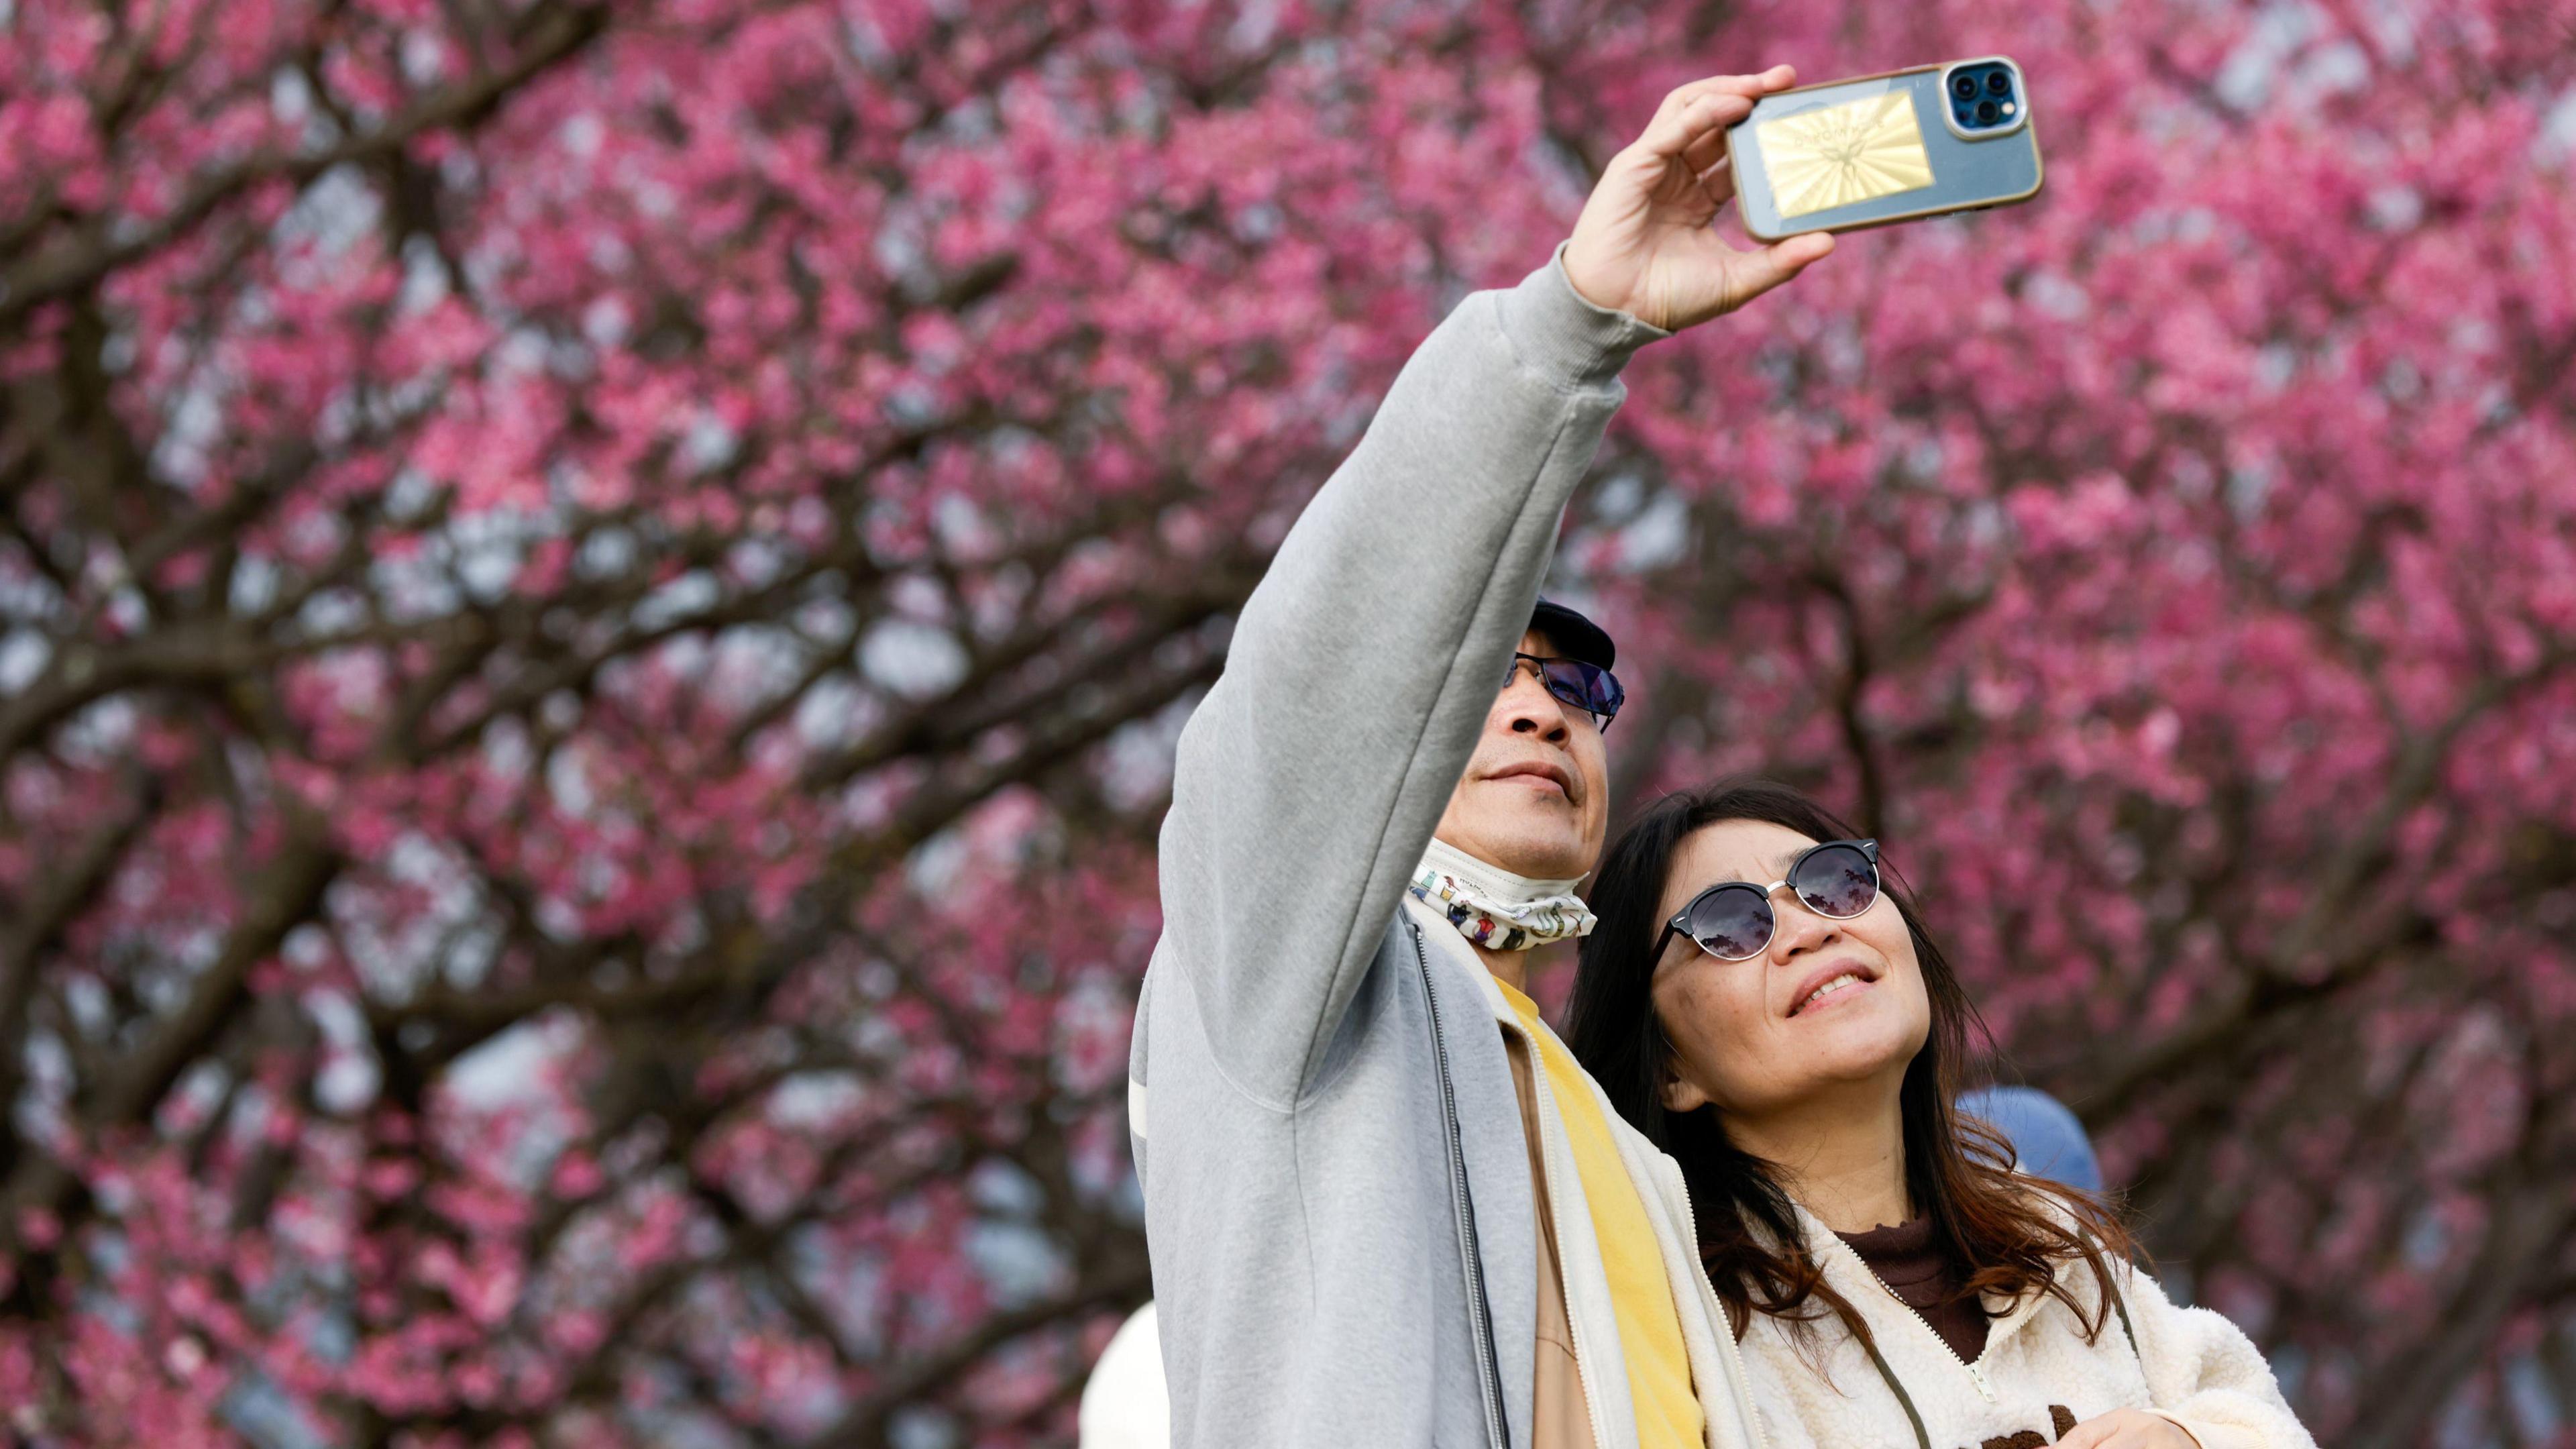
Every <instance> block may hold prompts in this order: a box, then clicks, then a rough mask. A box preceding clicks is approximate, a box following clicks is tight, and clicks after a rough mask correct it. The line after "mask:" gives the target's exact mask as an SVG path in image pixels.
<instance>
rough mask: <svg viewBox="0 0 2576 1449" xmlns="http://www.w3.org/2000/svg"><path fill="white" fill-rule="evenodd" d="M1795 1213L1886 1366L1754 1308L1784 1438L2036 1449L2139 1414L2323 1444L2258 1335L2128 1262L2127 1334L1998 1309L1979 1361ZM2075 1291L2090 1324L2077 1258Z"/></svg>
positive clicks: (1763, 1391) (2259, 1442)
mask: <svg viewBox="0 0 2576 1449" xmlns="http://www.w3.org/2000/svg"><path fill="white" fill-rule="evenodd" d="M1799 1220H1800V1223H1801V1225H1802V1227H1803V1228H1804V1229H1805V1232H1806V1235H1807V1244H1808V1251H1809V1252H1810V1253H1813V1254H1815V1255H1817V1258H1818V1261H1820V1262H1822V1263H1823V1264H1824V1269H1825V1279H1826V1281H1827V1282H1829V1283H1831V1284H1832V1285H1833V1286H1834V1288H1835V1289H1836V1290H1837V1291H1838V1292H1840V1293H1841V1294H1842V1295H1843V1296H1844V1297H1845V1298H1847V1299H1849V1300H1850V1301H1851V1303H1852V1305H1853V1306H1854V1307H1855V1308H1857V1309H1858V1310H1859V1311H1860V1314H1861V1317H1862V1318H1863V1319H1864V1320H1866V1321H1867V1322H1868V1324H1869V1327H1870V1333H1871V1335H1872V1337H1874V1338H1875V1339H1876V1340H1877V1345H1878V1351H1879V1356H1880V1357H1881V1359H1883V1360H1884V1362H1885V1365H1886V1372H1885V1373H1884V1374H1882V1373H1881V1372H1880V1371H1879V1368H1878V1367H1877V1366H1876V1365H1874V1364H1873V1363H1872V1362H1871V1360H1870V1356H1869V1354H1868V1352H1867V1351H1866V1350H1865V1349H1863V1348H1862V1346H1861V1344H1860V1342H1859V1340H1857V1339H1855V1338H1854V1337H1852V1335H1851V1334H1850V1333H1848V1332H1847V1331H1845V1330H1844V1329H1843V1328H1842V1326H1841V1324H1840V1322H1839V1320H1837V1319H1835V1318H1833V1317H1832V1316H1830V1315H1828V1316H1827V1317H1825V1318H1824V1319H1822V1320H1820V1321H1818V1322H1817V1323H1816V1324H1814V1325H1813V1326H1814V1328H1815V1335H1816V1336H1815V1341H1814V1342H1815V1348H1814V1349H1813V1350H1807V1351H1802V1348H1801V1346H1800V1345H1799V1344H1798V1343H1797V1342H1795V1341H1794V1340H1793V1339H1792V1337H1791V1335H1790V1333H1789V1331H1788V1329H1787V1327H1786V1326H1785V1325H1783V1324H1781V1323H1780V1322H1779V1321H1778V1320H1776V1319H1772V1318H1768V1317H1765V1316H1764V1315H1761V1314H1758V1313H1757V1314H1755V1315H1754V1317H1753V1321H1752V1323H1751V1324H1750V1325H1748V1326H1747V1328H1746V1330H1745V1334H1744V1340H1743V1350H1744V1358H1745V1364H1746V1369H1747V1371H1748V1373H1749V1374H1750V1376H1751V1379H1752V1386H1753V1401H1754V1404H1755V1405H1756V1407H1757V1410H1758V1412H1759V1414H1760V1415H1761V1418H1762V1421H1763V1428H1764V1437H1765V1438H1767V1439H1768V1440H1769V1441H1770V1442H1772V1443H1774V1444H1796V1443H1802V1442H1803V1443H1810V1444H1818V1445H1833V1446H1836V1449H1863V1446H1872V1449H1879V1446H1883V1449H2039V1446H2042V1445H2047V1444H2053V1443H2055V1442H2056V1441H2057V1440H2058V1439H2060V1438H2061V1437H2063V1436H2064V1434H2065V1432H2066V1430H2067V1429H2068V1428H2071V1427H2073V1426H2074V1425H2075V1424H2078V1423H2082V1422H2083V1421H2085V1420H2087V1419H2091V1418H2094V1417H2096V1416H2097V1415H2101V1414H2105V1413H2108V1412H2110V1411H2111V1410H2113V1409H2120V1408H2132V1409H2145V1410H2149V1411H2152V1412H2156V1413H2160V1414H2162V1415H2163V1416H2164V1417H2166V1418H2169V1419H2172V1420H2173V1421H2175V1422H2176V1423H2178V1424H2180V1425H2181V1426H2182V1427H2183V1428H2184V1429H2186V1430H2188V1431H2189V1432H2190V1433H2191V1435H2192V1437H2193V1438H2195V1439H2197V1440H2199V1441H2200V1445H2201V1449H2315V1444H2316V1441H2315V1440H2314V1439H2312V1438H2310V1437H2309V1435H2308V1431H2307V1430H2306V1429H2305V1428H2304V1427H2302V1426H2301V1425H2300V1423H2299V1421H2298V1418H2297V1416H2296V1415H2294V1414H2292V1413H2291V1412H2290V1406H2289V1405H2288V1404H2287V1403H2286V1402H2284V1401H2283V1399H2282V1398H2281V1389H2280V1385H2279V1384H2277V1383H2276V1382H2274V1381H2273V1378H2272V1370H2271V1367H2270V1365H2268V1364H2266V1363H2265V1362H2264V1361H2263V1355H2262V1353H2261V1351H2260V1350H2258V1349H2256V1348H2255V1347H2254V1344H2253V1342H2252V1340H2250V1339H2248V1338H2247V1337H2246V1336H2245V1335H2244V1333H2243V1332H2242V1331H2240V1330H2239V1329H2238V1328H2237V1327H2236V1325H2235V1324H2233V1323H2230V1322H2228V1321H2227V1320H2226V1319H2225V1318H2223V1317H2221V1316H2219V1315H2218V1314H2216V1313H2213V1312H2211V1311H2210V1310H2208V1309H2206V1308H2182V1307H2177V1306H2175V1304H2174V1303H2173V1301H2172V1300H2170V1299H2168V1298H2167V1297H2165V1294H2164V1290H2163V1289H2162V1288H2160V1287H2159V1286H2157V1283H2156V1280H2155V1279H2154V1278H2152V1277H2150V1276H2148V1275H2147V1274H2145V1273H2141V1272H2137V1271H2136V1270H2135V1269H2133V1268H2131V1267H2129V1265H2127V1264H2116V1265H2114V1271H2115V1272H2117V1273H2119V1275H2120V1293H2121V1298H2122V1300H2123V1303H2124V1306H2125V1307H2126V1308H2127V1310H2128V1325H2129V1326H2128V1327H2127V1328H2124V1327H2123V1326H2122V1323H2121V1318H2120V1315H2119V1314H2117V1313H2114V1314H2112V1316H2111V1317H2110V1319H2109V1320H2108V1322H2107V1323H2106V1324H2105V1326H2104V1328H2103V1332H2102V1334H2101V1336H2100V1337H2099V1339H2097V1340H2096V1341H2095V1342H2093V1343H2090V1344H2088V1343H2086V1342H2085V1341H2084V1336H2083V1327H2082V1324H2081V1323H2080V1322H2078V1320H2077V1318H2076V1316H2075V1314H2074V1313H2073V1312H2072V1311H2071V1310H2070V1309H2068V1308H2067V1307H2066V1305H2065V1304H2063V1303H2061V1302H2059V1301H2058V1300H2057V1299H2056V1298H2054V1297H2052V1296H2049V1295H2047V1294H2039V1295H2035V1296H2033V1297H2031V1298H2030V1299H2028V1300H2026V1301H2024V1302H2021V1303H2018V1304H2008V1303H2006V1302H2005V1301H2003V1300H1993V1301H1990V1302H1989V1304H1988V1308H1989V1310H1990V1311H1997V1312H2000V1313H2001V1315H2002V1316H2000V1317H1998V1318H1996V1319H1995V1320H1994V1322H1993V1324H1992V1326H1991V1327H1990V1328H1989V1330H1988V1332H1987V1334H1986V1350H1985V1353H1984V1354H1983V1355H1981V1356H1980V1357H1979V1358H1978V1360H1977V1362H1976V1363H1975V1364H1974V1365H1969V1364H1964V1363H1961V1362H1960V1361H1959V1357H1958V1355H1956V1354H1954V1353H1952V1352H1951V1351H1950V1349H1949V1347H1948V1345H1946V1344H1944V1343H1943V1342H1942V1341H1941V1338H1940V1336H1939V1335H1938V1334H1935V1333H1934V1332H1933V1331H1932V1329H1931V1327H1930V1326H1929V1325H1928V1324H1926V1323H1925V1322H1924V1321H1923V1319H1922V1318H1921V1317H1920V1316H1919V1315H1917V1314H1916V1313H1915V1312H1914V1310H1913V1309H1911V1308H1908V1307H1907V1306H1906V1305H1905V1304H1903V1303H1902V1302H1900V1301H1898V1300H1897V1298H1896V1296H1895V1295H1894V1294H1892V1293H1890V1292H1889V1291H1888V1290H1887V1289H1886V1287H1885V1286H1883V1285H1882V1284H1880V1282H1879V1281H1878V1279H1877V1278H1876V1276H1874V1275H1873V1274H1872V1273H1871V1272H1870V1270H1869V1267H1868V1265H1867V1264H1865V1263H1863V1262H1862V1261H1861V1258H1860V1255H1859V1254H1858V1253H1855V1252H1853V1251H1852V1249H1851V1247H1850V1246H1849V1245H1848V1244H1846V1243H1844V1242H1843V1240H1842V1239H1840V1238H1839V1237H1836V1236H1835V1235H1834V1234H1833V1233H1832V1232H1831V1231H1830V1230H1829V1229H1827V1228H1826V1227H1825V1225H1824V1224H1823V1223H1822V1222H1820V1221H1818V1220H1817V1219H1816V1218H1815V1217H1814V1216H1813V1215H1811V1214H1809V1213H1807V1212H1805V1211H1804V1210H1803V1209H1801V1210H1800V1213H1799ZM2070 1286H2072V1287H2073V1289H2074V1290H2075V1294H2076V1297H2077V1299H2078V1301H2080V1302H2082V1303H2083V1304H2084V1305H2085V1307H2086V1309H2087V1313H2088V1315H2089V1313H2090V1310H2091V1309H2092V1307H2093V1305H2094V1304H2095V1303H2096V1302H2097V1301H2098V1297H2097V1295H2098V1294H2099V1292H2100V1286H2099V1285H2098V1284H2097V1283H2095V1282H2094V1280H2093V1279H2092V1276H2091V1274H2090V1273H2089V1272H2088V1271H2087V1270H2086V1269H2085V1268H2084V1266H2083V1265H2082V1264H2081V1263H2078V1264H2077V1265H2075V1267H2074V1268H2073V1269H2072V1276H2071V1284H2070ZM1811 1355H1813V1356H1811ZM1818 1357H1820V1358H1821V1361H1822V1365H1823V1367H1824V1370H1825V1374H1824V1376H1823V1377H1821V1378H1820V1377H1819V1376H1818V1374H1817V1372H1816V1359H1817V1358H1818ZM1828 1380H1830V1382H1828ZM1891 1380H1892V1381H1893V1384H1891ZM1897 1386H1901V1393H1900V1390H1899V1388H1898V1387H1897Z"/></svg>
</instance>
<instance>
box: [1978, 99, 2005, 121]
mask: <svg viewBox="0 0 2576 1449" xmlns="http://www.w3.org/2000/svg"><path fill="white" fill-rule="evenodd" d="M2002 114H2003V112H2002V110H2001V109H2000V108H1998V107H1997V106H1996V105H1995V103H1994V102H1992V101H1979V102H1977V124H1979V125H1981V126H1991V125H1993V124H1994V123H1995V118H1996V117H1997V116H2000V115H2002Z"/></svg>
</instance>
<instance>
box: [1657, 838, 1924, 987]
mask: <svg viewBox="0 0 2576 1449" xmlns="http://www.w3.org/2000/svg"><path fill="white" fill-rule="evenodd" d="M1782 886H1787V887H1788V888H1789V889H1790V890H1792V891H1795V892H1796V893H1797V896H1798V903H1799V904H1800V905H1803V906H1805V907H1806V908H1807V909H1808V910H1811V911H1813V912H1815V913H1816V914H1817V915H1820V916H1823V917H1826V918H1827V919H1829V920H1836V921H1848V920H1850V919H1851V918H1852V917H1854V916H1857V915H1859V914H1860V913H1861V912H1863V911H1866V910H1868V909H1869V908H1870V907H1871V906H1873V905H1876V904H1877V903H1878V842H1877V841H1875V840H1828V841H1826V842H1825V843H1824V844H1822V845H1811V846H1808V847H1807V848H1806V849H1805V850H1802V851H1800V852H1798V858H1797V859H1796V860H1793V861H1791V862H1789V874H1788V875H1787V876H1786V877H1785V878H1783V879H1780V880H1775V881H1773V882H1772V883H1771V884H1769V885H1767V886H1758V885H1755V884H1754V883H1753V882H1751V881H1749V880H1730V881H1720V882H1718V883H1717V884H1716V885H1713V886H1710V887H1709V888H1708V889H1707V890H1704V891H1701V892H1700V893H1699V894H1698V895H1695V896H1693V897H1691V902H1690V904H1689V905H1686V906H1684V907H1682V908H1681V913H1680V914H1678V915H1676V916H1674V917H1673V918H1672V919H1671V920H1670V921H1667V922H1665V923H1664V933H1663V934H1662V935H1660V936H1657V937H1656V938H1655V953H1654V954H1653V955H1651V956H1649V957H1647V958H1646V960H1647V962H1648V963H1649V967H1650V969H1651V965H1652V963H1654V962H1658V961H1661V960H1663V959H1664V948H1665V947H1666V946H1669V945H1671V944H1672V943H1673V937H1675V936H1677V935H1680V936H1688V937H1690V938H1691V940H1693V941H1694V942H1697V943H1698V945H1699V948H1700V949H1701V950H1703V951H1706V952H1707V953H1708V954H1710V955H1712V956H1714V957H1716V958H1717V959H1719V960H1720V961H1750V960H1752V959H1753V958H1754V957H1756V956H1759V955H1761V954H1762V953H1763V952H1764V951H1765V950H1767V949H1768V948H1769V947H1770V945H1771V933H1772V932H1773V931H1774V930H1776V929H1778V927H1779V924H1780V920H1779V917H1778V916H1777V915H1775V914H1774V913H1773V912H1772V910H1771V893H1772V892H1773V891H1776V890H1778V889H1779V888H1780V887H1782Z"/></svg>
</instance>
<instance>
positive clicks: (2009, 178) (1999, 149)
mask: <svg viewBox="0 0 2576 1449" xmlns="http://www.w3.org/2000/svg"><path fill="white" fill-rule="evenodd" d="M1726 154H1727V156H1728V158H1729V160H1730V162H1731V164H1732V165H1733V167H1734V170H1735V197H1736V205H1737V206H1739V207H1741V208H1742V209H1743V212H1744V229H1745V230H1746V231H1748V232H1750V233H1752V234H1753V235H1754V236H1755V237H1757V238H1759V239H1760V240H1762V241H1766V242H1772V241H1778V240H1780V239H1781V238H1782V237H1785V236H1795V235H1797V234H1798V233H1799V232H1805V231H1858V230H1860V229H1861V228H1863V227H1872V226H1885V225H1887V224H1888V223H1890V222H1897V221H1913V220H1915V219H1916V218H1918V217H1926V216H1941V215H1944V214H1945V213H1948V212H1954V211H1978V210H1982V209H1984V208H1986V207H1989V206H2005V205H2009V204H2010V203H2012V202H2016V201H2028V200H2029V199H2030V198H2032V197H2034V196H2037V195H2038V194H2039V183H2040V168H2039V138H2038V136H2037V135H2035V134H2034V133H2033V132H2032V130H2031V122H2030V87H2029V86H2027V85H2025V84H2024V83H2023V81H2022V74H2021V67H2020V66H2018V65H2015V64H2013V62H2012V61H2011V59H2010V58H2008V57H2005V56H2000V55H1988V56H1980V57H1978V58H1977V59H1974V60H1954V61H1949V62H1946V63H1944V64H1941V65H1921V66H1916V67H1914V68H1913V69H1911V70H1898V71H1889V72H1887V73H1886V74H1884V75H1868V76H1859V77H1856V78H1854V79H1852V80H1838V81H1827V82H1825V83H1824V84H1822V85H1812V86H1800V87H1798V88H1797V89H1796V90H1790V91H1777V92H1774V93H1773V94H1771V95H1767V96H1764V97H1763V98H1762V99H1761V100H1760V101H1758V102H1756V103H1755V104H1754V107H1753V114H1751V115H1749V116H1747V117H1745V118H1744V119H1743V120H1741V121H1738V122H1737V123H1736V124H1735V125H1733V126H1731V127H1729V128H1728V129H1727V132H1726Z"/></svg>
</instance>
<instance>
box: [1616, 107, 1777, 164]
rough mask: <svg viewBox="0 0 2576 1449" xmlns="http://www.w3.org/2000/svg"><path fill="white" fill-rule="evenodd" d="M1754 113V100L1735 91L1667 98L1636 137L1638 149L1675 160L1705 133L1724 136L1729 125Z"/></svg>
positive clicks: (1653, 155) (1646, 153)
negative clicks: (1642, 133) (1640, 134)
mask: <svg viewBox="0 0 2576 1449" xmlns="http://www.w3.org/2000/svg"><path fill="white" fill-rule="evenodd" d="M1674 95H1675V96H1680V92H1678V91H1676V92H1675V93H1674ZM1752 113H1753V102H1752V101H1750V100H1748V99H1746V98H1745V97H1743V96H1741V95H1737V94H1736V93H1734V92H1732V91H1705V92H1702V93H1701V94H1699V95H1695V96H1688V97H1683V98H1681V99H1678V100H1675V99H1667V100H1666V101H1665V102H1664V107H1663V109H1662V110H1659V111H1657V112H1655V119H1654V120H1652V121H1651V122H1648V123H1647V126H1646V134H1644V135H1642V136H1639V137H1638V138H1637V145H1636V148H1635V149H1636V150H1637V151H1639V152H1640V153H1642V154H1644V155H1646V156H1649V157H1652V158H1654V159H1655V160H1657V161H1659V162H1660V161H1671V160H1676V159H1678V158H1680V157H1681V156H1682V155H1683V154H1684V153H1685V152H1687V151H1689V150H1690V147H1691V143H1692V142H1694V141H1697V140H1699V139H1701V138H1702V137H1705V136H1720V137H1722V136H1724V135H1725V133H1726V128H1727V127H1728V126H1732V125H1734V124H1735V123H1736V122H1738V121H1741V120H1743V119H1744V118H1745V117H1746V116H1749V115H1751V114H1752Z"/></svg>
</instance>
